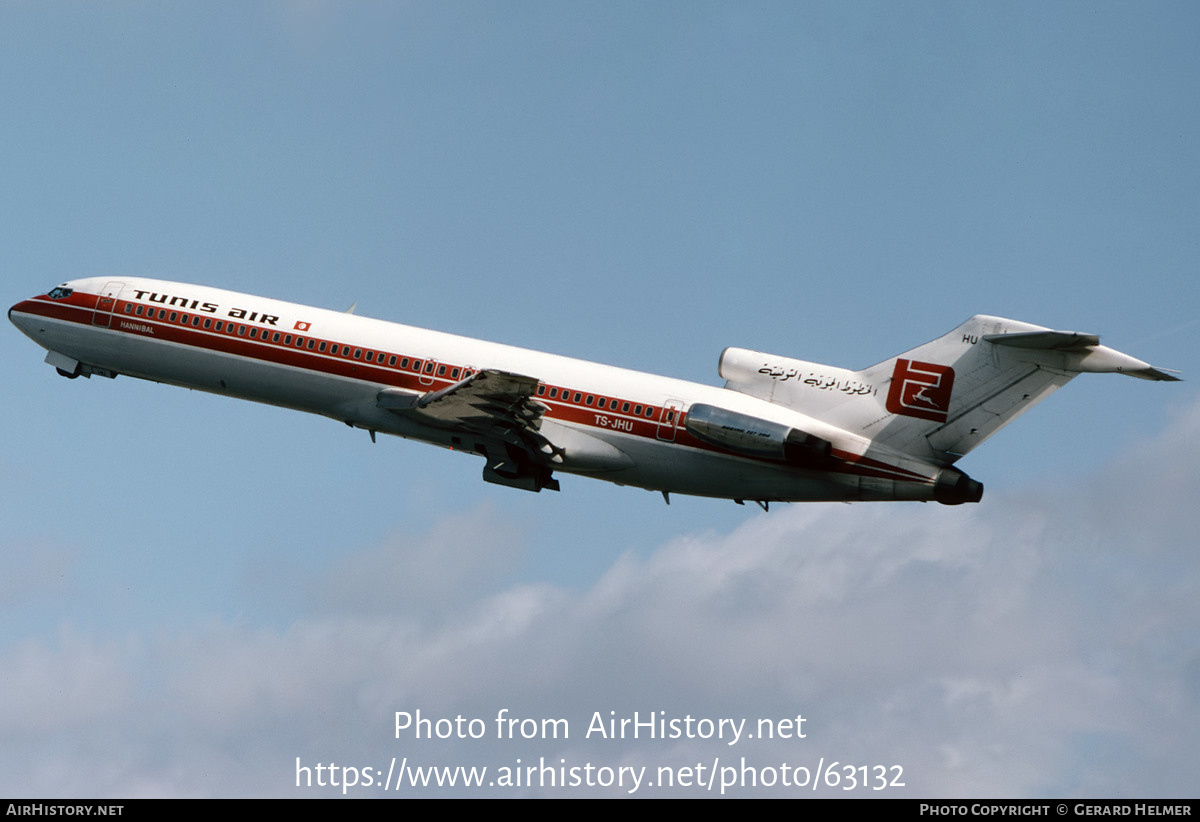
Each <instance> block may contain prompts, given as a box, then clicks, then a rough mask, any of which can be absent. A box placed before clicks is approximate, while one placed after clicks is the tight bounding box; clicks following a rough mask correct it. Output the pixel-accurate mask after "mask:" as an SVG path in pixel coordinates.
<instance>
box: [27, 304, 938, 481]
mask: <svg viewBox="0 0 1200 822" xmlns="http://www.w3.org/2000/svg"><path fill="white" fill-rule="evenodd" d="M99 300H100V298H99V297H98V296H97V295H95V294H88V293H86V292H83V291H79V290H76V291H75V292H74V293H72V294H71V295H70V296H69V297H67V298H65V299H57V300H55V299H51V298H50V297H48V296H45V295H42V296H38V297H35V298H33V299H32V300H24V301H22V302H20V303H18V304H17V305H15V306H13V307H12V309H10V312H9V313H10V314H12V313H14V312H15V313H21V314H29V315H33V316H42V317H46V318H49V319H54V320H59V321H63V322H71V323H77V324H79V325H83V326H88V327H92V326H95V327H97V329H98V330H108V331H113V332H117V333H122V334H130V335H134V336H139V337H143V338H146V339H153V340H159V341H162V342H170V343H174V344H176V345H183V346H188V347H193V348H199V349H202V350H205V351H215V352H219V353H222V354H226V355H230V356H235V357H244V358H247V359H253V360H258V361H260V362H265V363H270V364H273V365H282V366H288V367H291V368H297V369H302V370H308V371H316V372H319V373H322V374H328V375H330V376H336V377H342V378H346V379H353V380H362V381H364V382H370V383H373V384H378V385H383V386H388V387H395V388H402V389H406V390H409V391H418V392H422V393H423V392H427V391H435V390H438V389H440V388H444V387H446V386H449V385H453V384H454V383H455V382H458V381H459V380H461V379H463V378H465V377H466V376H469V375H470V374H471V373H474V371H475V370H478V369H472V368H469V367H467V366H464V365H456V364H451V363H446V362H441V361H436V362H435V365H434V372H433V373H432V374H430V373H425V371H424V369H425V368H426V363H428V362H430V361H429V360H427V359H425V358H423V357H415V356H413V355H408V354H400V353H397V352H392V351H380V350H379V349H375V348H367V347H364V346H362V345H355V344H353V343H350V344H348V343H345V342H343V341H340V340H330V339H326V338H323V337H318V336H314V335H311V334H307V333H303V332H301V331H296V330H290V331H289V330H284V329H282V328H278V327H276V326H274V325H263V324H260V323H255V322H247V321H245V320H243V319H239V318H232V319H231V318H229V317H226V316H219V315H217V314H216V313H208V312H204V311H195V310H185V309H183V308H181V307H178V306H175V307H173V306H170V305H163V304H159V303H154V302H142V301H136V300H117V301H115V304H114V305H113V307H112V310H111V312H110V311H109V310H107V309H105V310H103V311H102V312H100V315H99V316H100V317H101V318H103V319H107V320H108V322H100V323H97V322H96V318H97V304H98V303H99ZM139 306H140V307H141V308H142V311H143V313H142V314H140V315H139V314H137V313H136V311H137V308H138V307H139ZM127 312H128V313H127ZM160 313H161V314H162V315H163V316H160ZM172 315H175V321H174V322H172V321H171V319H170V317H171V316H172ZM193 318H198V322H199V324H198V325H197V324H196V321H195V320H194V319H193ZM275 319H278V318H277V317H276V318H275ZM205 321H208V322H209V325H210V327H209V328H204V327H203V326H204V323H205ZM290 321H291V320H289V322H290ZM218 323H219V324H221V330H220V331H218V330H216V325H217V324H218ZM250 329H256V330H257V331H258V333H259V336H258V337H257V338H251V337H250V336H249V334H250ZM268 334H269V335H271V336H270V338H267V336H266V335H268ZM275 336H278V337H279V341H275V340H274V337H275ZM288 339H290V340H291V344H290V345H289V344H287V342H286V340H288ZM310 340H311V341H312V347H309V341H310ZM322 344H324V346H325V349H326V350H325V352H321V351H320V350H319V348H320V347H321V345H322ZM334 346H336V347H337V349H338V353H337V354H332V353H330V349H331V348H332V347H334ZM343 352H346V353H348V354H349V356H346V355H345V354H344V353H343ZM355 352H358V354H359V356H358V357H357V358H356V357H355V356H354V353H355ZM367 352H370V353H371V354H372V359H373V360H374V361H372V362H367V361H366V360H365V356H366V354H367ZM393 358H394V360H395V363H396V365H394V366H393V365H389V364H388V363H390V362H392V361H393ZM406 360H407V361H408V363H409V365H408V368H402V367H401V363H403V362H404V361H406ZM381 363H382V364H381ZM552 389H554V390H556V392H557V394H558V396H557V397H555V398H553V399H551V398H550V396H549V395H550V392H551V390H552ZM577 394H578V395H579V397H580V399H579V402H578V403H576V402H575V401H574V400H573V399H572V398H573V397H574V396H575V395H577ZM564 397H565V398H567V399H565V400H564V399H563V398H564ZM601 398H603V399H604V401H605V405H606V407H605V408H600V407H599V406H598V404H597V403H598V401H599V400H600V399H601ZM589 399H590V400H591V404H590V405H589V404H587V403H588V400H589ZM537 400H538V401H539V402H541V403H543V404H544V405H546V406H547V408H548V409H549V410H548V412H547V414H546V416H547V417H548V418H550V419H554V420H558V421H562V422H570V423H574V424H577V425H581V426H585V427H588V428H593V429H596V430H598V431H605V432H611V431H617V432H619V433H622V434H625V435H628V436H635V437H643V438H646V439H650V440H655V441H658V440H659V439H660V437H659V433H660V431H661V430H662V426H663V422H662V420H663V414H664V413H665V410H664V408H663V407H662V406H655V405H651V404H648V403H637V402H635V401H633V400H627V399H625V398H623V397H613V396H611V395H607V394H604V395H601V394H595V393H589V392H587V391H584V390H582V389H576V388H569V387H564V386H560V385H550V384H546V383H539V387H538V394H537ZM626 403H627V404H628V406H629V408H630V409H631V410H632V409H635V408H637V407H640V408H641V409H642V414H641V415H638V414H635V413H630V412H626V411H614V410H613V408H624V406H625V404H626ZM647 409H648V410H649V413H650V416H645V414H646V411H647ZM598 416H602V417H606V418H608V420H609V424H601V423H600V422H599V421H598V420H597V417H598ZM676 417H677V418H676V419H675V420H674V421H673V422H672V423H668V424H667V425H668V426H669V427H673V428H674V437H673V439H669V441H671V442H673V444H675V445H681V446H685V447H689V448H696V449H699V450H704V451H710V452H713V453H719V454H725V455H729V454H730V452H728V451H726V450H724V449H721V448H718V447H716V446H713V445H710V444H708V443H706V442H703V441H701V440H698V439H696V438H695V437H693V436H692V435H691V434H689V433H688V432H687V431H686V429H685V428H684V426H683V422H684V420H685V419H686V414H685V413H683V412H682V411H677V412H676ZM614 420H615V421H619V422H618V423H617V424H612V421H614ZM738 456H742V455H738ZM833 456H834V457H836V458H837V459H838V460H840V461H841V464H839V465H838V466H836V467H834V468H832V469H831V470H833V471H836V472H839V473H844V474H852V475H859V476H867V477H877V478H884V479H897V480H904V481H911V482H920V483H924V484H929V483H931V482H932V480H930V479H929V478H928V477H926V476H923V475H921V474H918V473H916V472H912V471H908V470H906V469H903V468H900V467H898V466H894V465H890V464H888V463H885V462H881V461H879V460H876V459H873V458H870V457H866V456H864V455H859V454H853V453H850V452H847V451H842V450H840V449H834V451H833ZM743 458H744V459H754V460H755V461H758V462H764V463H767V464H772V465H776V464H778V463H775V462H774V461H772V460H768V459H759V458H753V457H746V456H743Z"/></svg>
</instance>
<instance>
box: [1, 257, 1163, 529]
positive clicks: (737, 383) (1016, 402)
mask: <svg viewBox="0 0 1200 822" xmlns="http://www.w3.org/2000/svg"><path fill="white" fill-rule="evenodd" d="M8 316H9V319H11V320H12V322H13V323H14V324H15V325H16V326H17V327H18V328H19V329H21V331H23V332H24V333H25V334H26V335H28V336H29V337H30V338H31V339H33V340H34V342H36V343H37V344H38V345H40V346H42V347H43V348H46V349H47V350H48V351H49V353H48V354H47V355H46V362H47V363H49V364H50V365H52V366H54V367H55V368H57V369H58V373H60V374H62V375H63V376H66V377H71V378H74V377H78V376H81V375H82V376H85V377H90V376H102V377H115V376H117V375H118V374H126V375H128V376H131V377H139V378H141V379H145V380H154V381H156V382H163V383H170V384H172V385H180V386H184V387H187V388H195V389H199V390H201V391H211V392H213V393H216V394H226V395H229V396H232V397H241V398H243V399H248V400H255V401H257V402H264V403H270V404H272V405H280V406H284V407H286V408H295V409H298V410H300V411H309V412H311V413H314V414H323V415H325V416H327V417H332V418H333V419H335V420H341V421H342V422H345V423H346V424H347V425H350V426H353V427H355V428H362V429H365V430H366V431H368V432H369V433H370V435H371V438H372V439H374V438H375V434H376V432H383V433H386V434H395V435H397V436H400V437H408V438H411V439H418V440H422V441H424V442H428V443H432V444H434V445H441V446H444V447H446V448H450V449H453V450H456V451H466V452H468V453H471V454H478V455H480V456H482V457H483V459H484V466H483V478H484V479H485V480H487V481H488V482H495V483H499V484H501V485H508V486H512V487H514V488H523V489H525V490H528V491H540V490H542V489H543V488H548V489H551V490H555V491H557V490H558V487H559V484H558V480H557V479H556V478H555V477H554V473H555V472H561V473H567V474H580V475H584V476H592V477H596V478H598V479H605V480H608V481H610V482H615V483H617V484H620V485H633V486H638V487H641V488H647V489H651V490H654V491H659V492H661V493H662V494H663V496H664V498H666V499H667V500H668V501H669V500H670V497H669V496H668V495H669V494H670V493H679V494H694V495H698V496H705V497H719V498H724V499H733V500H735V501H737V502H739V503H741V502H742V501H743V500H753V501H756V502H758V503H759V504H761V505H762V506H763V507H764V508H765V507H766V506H767V504H768V503H769V502H774V501H792V502H801V501H819V500H844V501H849V500H936V501H938V502H942V503H946V504H949V505H955V504H958V503H963V502H978V501H979V500H980V498H981V497H982V495H983V486H982V485H981V484H980V483H978V482H976V481H975V480H973V479H971V478H970V477H968V476H967V475H966V474H964V473H963V472H962V471H960V470H959V469H957V468H955V467H954V464H955V463H956V462H957V461H958V459H959V458H960V457H962V456H963V455H964V454H966V453H968V452H969V451H970V450H971V449H972V448H975V447H976V446H977V445H979V444H980V443H982V442H983V441H984V440H986V439H987V438H988V437H990V436H991V435H992V434H994V433H996V431H998V430H1000V428H1002V427H1003V426H1005V425H1006V424H1008V423H1009V422H1010V421H1012V420H1013V419H1015V418H1016V417H1018V416H1019V415H1021V414H1023V413H1024V412H1025V411H1027V410H1028V409H1030V408H1032V407H1033V406H1034V405H1036V404H1037V403H1038V402H1040V401H1041V400H1043V399H1045V398H1046V397H1047V396H1048V395H1049V394H1050V393H1051V392H1053V391H1054V390H1055V389H1057V388H1059V387H1060V386H1062V385H1065V384H1066V383H1067V382H1069V381H1070V380H1071V379H1072V378H1073V377H1074V376H1075V375H1076V374H1079V373H1082V372H1116V373H1123V374H1127V375H1129V376H1132V377H1140V378H1142V379H1147V380H1175V379H1178V378H1177V377H1174V376H1172V375H1170V374H1168V373H1165V372H1163V371H1160V370H1158V369H1156V368H1152V367H1151V366H1150V365H1148V364H1147V363H1144V362H1142V361H1141V360H1137V359H1134V358H1133V357H1130V356H1129V355H1127V354H1122V353H1120V352H1119V351H1114V350H1113V349H1111V348H1108V347H1106V346H1102V345H1100V344H1099V339H1098V338H1097V337H1096V336H1095V335H1093V334H1079V333H1075V332H1072V331H1052V330H1050V329H1048V328H1043V327H1042V326H1038V325H1030V324H1029V323H1023V322H1016V321H1014V320H1005V319H1002V318H1000V317H986V316H975V317H972V318H971V319H969V320H967V321H966V322H965V323H963V324H962V325H960V326H959V327H958V328H956V329H954V330H953V331H951V332H950V333H949V334H946V335H945V336H942V337H939V338H938V339H936V340H934V341H932V342H929V343H926V344H925V345H922V346H919V347H918V348H914V349H913V350H912V351H909V352H907V353H905V354H901V355H900V356H898V357H893V358H892V359H889V360H884V361H883V362H881V363H879V364H878V365H873V366H871V367H870V368H866V369H864V370H862V371H850V370H847V369H844V368H836V367H834V366H828V365H820V364H817V363H811V362H804V361H802V360H796V359H791V358H789V357H781V356H777V355H774V354H763V353H759V352H757V351H748V350H746V349H742V348H726V349H725V351H724V352H723V353H722V354H721V359H720V364H719V365H718V372H719V373H720V375H721V377H722V378H724V380H725V386H724V387H723V388H717V387H713V386H708V385H700V384H698V383H691V382H685V381H683V380H675V379H669V378H667V377H658V376H654V375H651V374H644V373H640V372H637V371H629V370H626V369H623V368H615V367H612V366H607V365H599V364H596V363H591V362H585V361H582V360H575V359H570V358H568V357H561V356H557V355H554V354H544V353H541V352H538V351H528V350H525V349H521V348H514V347H512V346H507V345H499V344H497V343H490V342H483V341H481V340H474V339H469V338H466V337H458V336H453V335H450V334H442V333H439V332H436V331H424V330H421V329H418V328H412V327H409V326H405V325H397V324H394V323H388V322H382V321H380V320H372V319H367V318H365V317H358V316H354V315H352V314H349V313H339V312H334V311H327V310H324V309H320V308H310V307H308V306H304V305H296V304H293V303H286V302H279V301H277V300H269V299H265V298H262V297H252V296H249V295H246V294H238V293H234V292H231V291H220V290H217V289H214V288H206V287H204V286H198V285H186V284H183V283H173V282H163V281H159V280H148V279H141V278H133V277H124V278H121V279H110V278H93V279H82V280H74V281H72V282H67V283H63V284H62V285H60V286H58V287H57V288H53V289H51V290H50V291H49V292H47V293H46V294H43V295H40V296H37V297H34V298H32V299H29V300H24V301H22V302H20V303H17V304H16V305H15V306H13V307H12V308H11V309H9V312H8Z"/></svg>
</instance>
